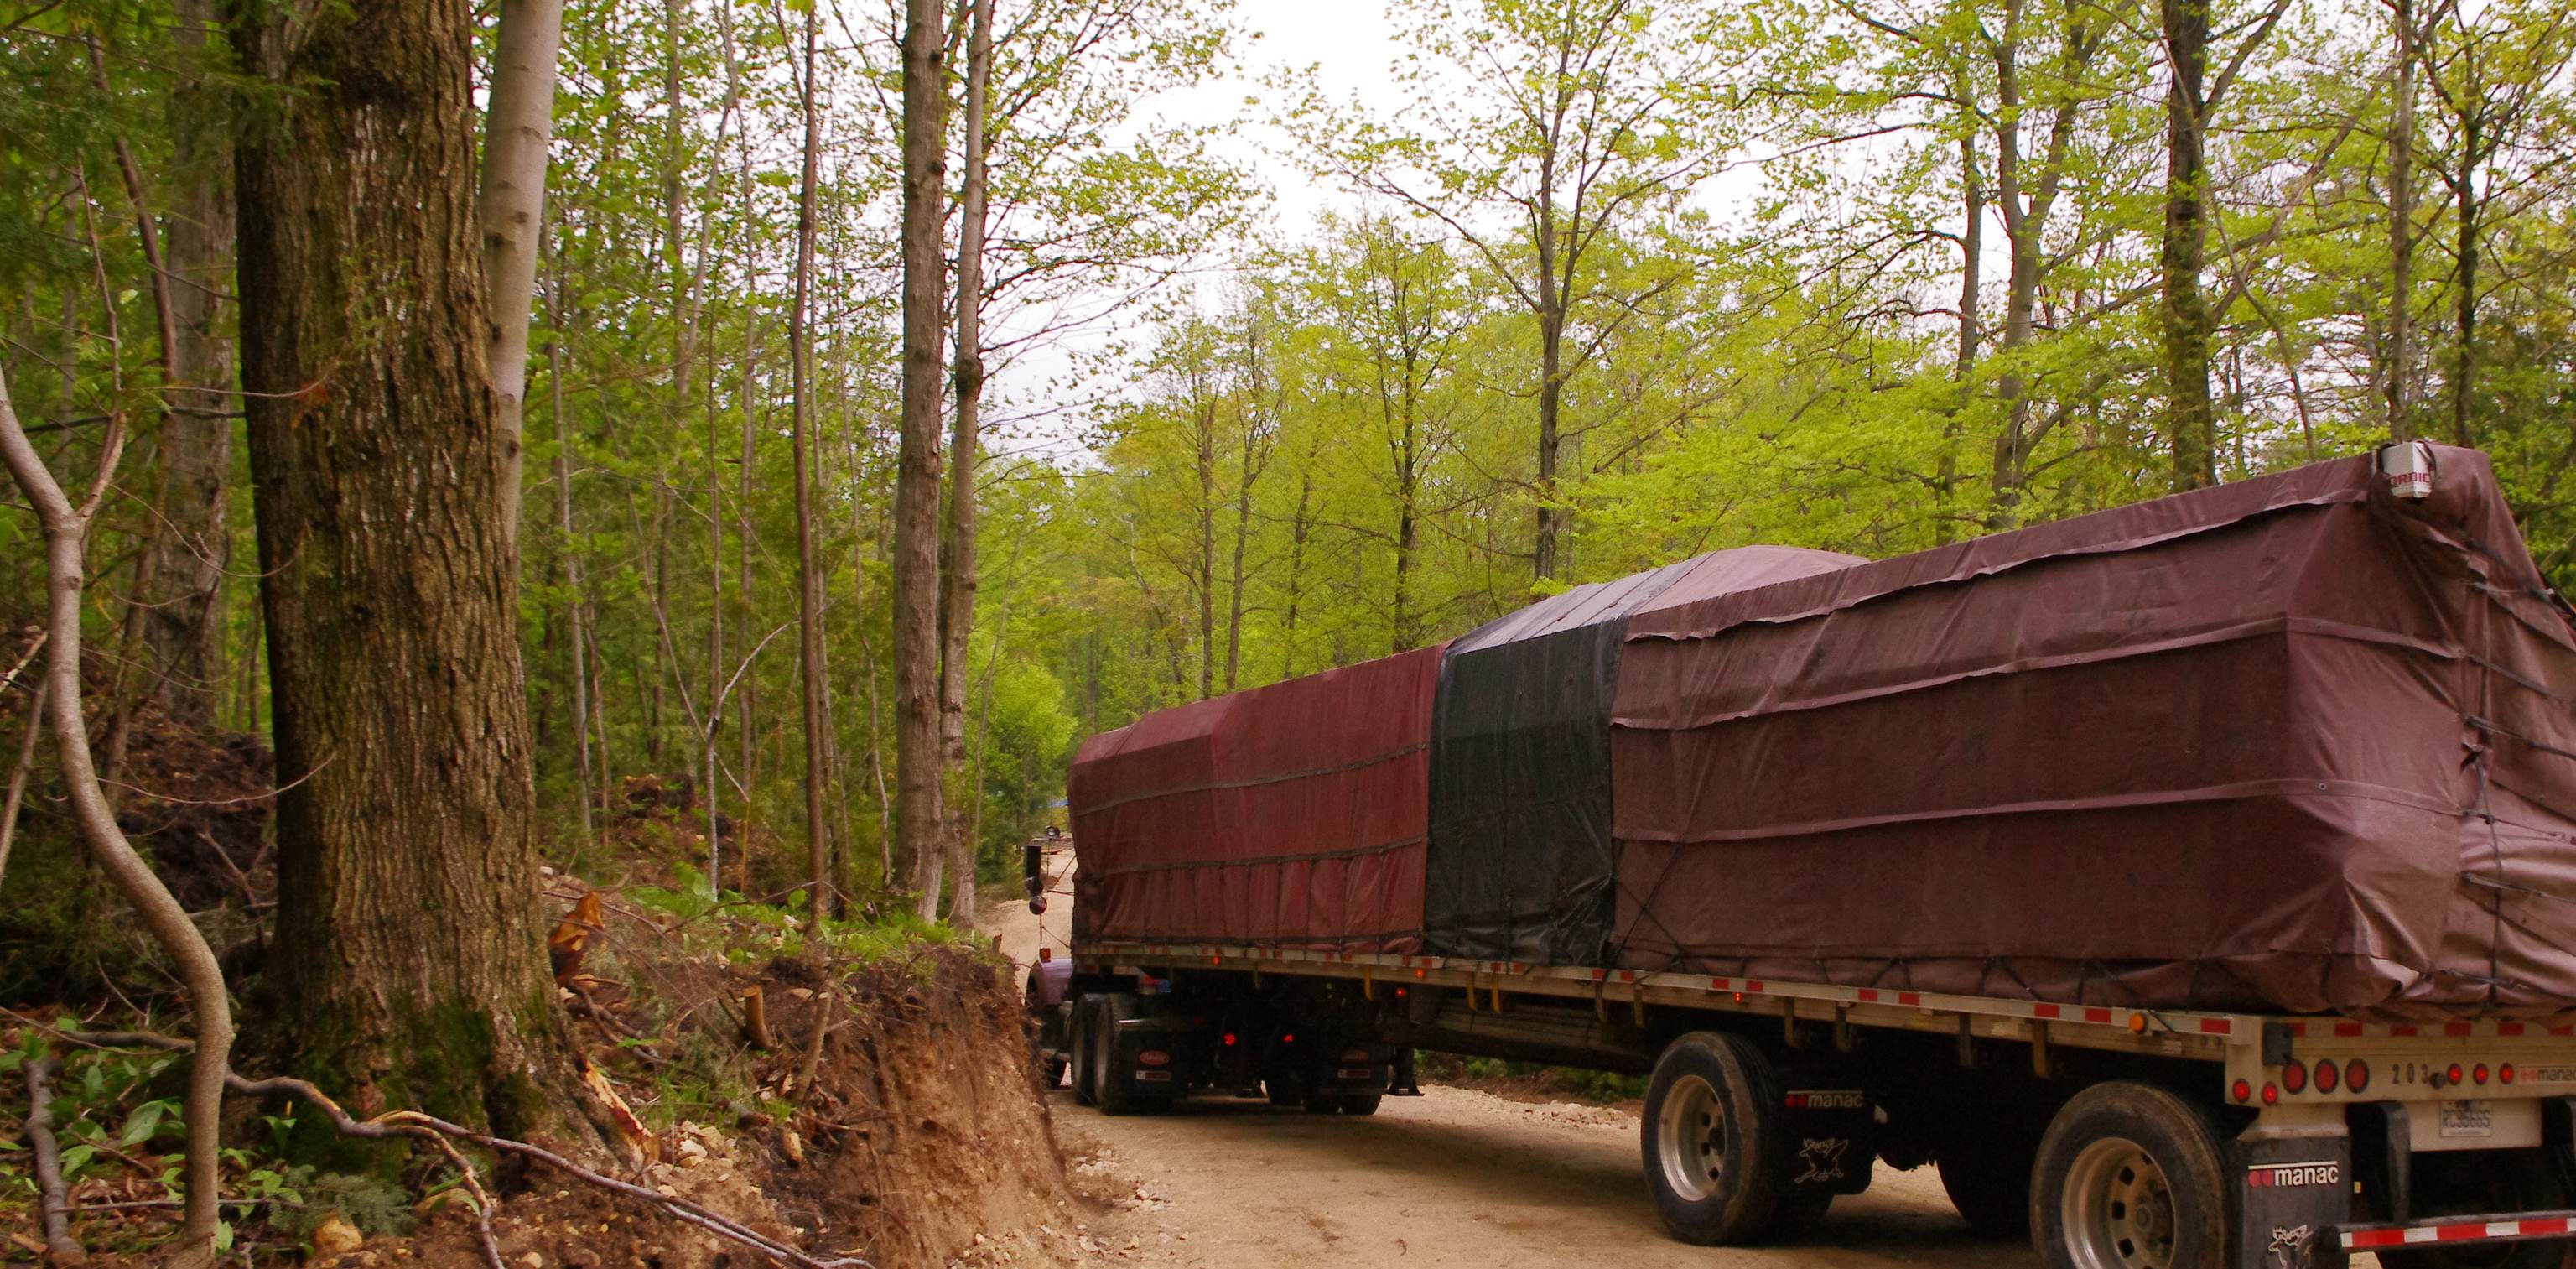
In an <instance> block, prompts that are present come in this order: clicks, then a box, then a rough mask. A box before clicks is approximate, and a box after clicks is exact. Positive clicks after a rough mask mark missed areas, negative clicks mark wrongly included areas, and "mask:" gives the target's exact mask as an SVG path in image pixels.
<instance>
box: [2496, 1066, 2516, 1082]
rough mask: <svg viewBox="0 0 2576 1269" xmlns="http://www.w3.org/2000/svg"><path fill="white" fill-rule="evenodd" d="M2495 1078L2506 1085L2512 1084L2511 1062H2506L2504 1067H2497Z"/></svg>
mask: <svg viewBox="0 0 2576 1269" xmlns="http://www.w3.org/2000/svg"><path fill="white" fill-rule="evenodd" d="M2496 1078H2497V1079H2499V1080H2501V1081H2503V1082H2505V1083H2507V1084H2510V1083H2512V1082H2513V1063H2511V1062H2507V1063H2505V1064H2504V1065H2502V1066H2499V1067H2497V1068H2496Z"/></svg>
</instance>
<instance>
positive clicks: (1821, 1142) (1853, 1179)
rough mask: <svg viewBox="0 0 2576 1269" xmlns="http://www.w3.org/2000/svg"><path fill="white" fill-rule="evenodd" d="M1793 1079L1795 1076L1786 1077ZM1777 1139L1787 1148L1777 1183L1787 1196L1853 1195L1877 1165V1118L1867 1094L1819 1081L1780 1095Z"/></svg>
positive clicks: (1855, 1089)
mask: <svg viewBox="0 0 2576 1269" xmlns="http://www.w3.org/2000/svg"><path fill="white" fill-rule="evenodd" d="M1786 1078H1789V1079H1791V1080H1795V1079H1796V1077H1795V1076H1788V1077H1786ZM1780 1102H1781V1106H1782V1108H1783V1109H1784V1110H1785V1111H1786V1113H1785V1114H1784V1115H1782V1116H1781V1121H1780V1122H1781V1135H1782V1136H1783V1137H1785V1138H1786V1139H1787V1141H1788V1144H1789V1149H1788V1151H1787V1152H1786V1153H1787V1159H1786V1164H1787V1167H1786V1171H1785V1173H1784V1174H1783V1177H1782V1179H1783V1180H1785V1181H1786V1182H1787V1183H1788V1184H1787V1186H1786V1190H1785V1192H1786V1193H1788V1194H1792V1195H1794V1194H1798V1193H1801V1192H1803V1193H1807V1194H1858V1193H1860V1192H1861V1191H1863V1190H1866V1189H1868V1188H1869V1176H1870V1170H1871V1165H1872V1164H1874V1163H1876V1162H1877V1160H1878V1118H1877V1116H1876V1115H1874V1114H1872V1113H1871V1111H1870V1104H1869V1094H1868V1093H1866V1092H1864V1091H1863V1090H1861V1089H1858V1088H1854V1087H1850V1086H1848V1085H1843V1086H1837V1085H1835V1084H1833V1083H1830V1082H1820V1083H1815V1084H1810V1085H1802V1086H1801V1087H1796V1088H1791V1089H1788V1090H1787V1091H1786V1092H1784V1093H1783V1094H1782V1095H1781V1098H1780Z"/></svg>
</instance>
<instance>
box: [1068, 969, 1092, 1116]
mask: <svg viewBox="0 0 2576 1269" xmlns="http://www.w3.org/2000/svg"><path fill="white" fill-rule="evenodd" d="M1099 1004H1100V998H1099V997H1098V996H1077V997H1075V998H1074V1001H1073V1023H1072V1025H1071V1026H1070V1027H1068V1028H1067V1032H1068V1035H1067V1037H1066V1040H1065V1043H1066V1045H1067V1047H1068V1048H1069V1049H1070V1050H1071V1052H1072V1054H1073V1100H1074V1102H1075V1103H1076V1104H1077V1105H1082V1106H1090V1105H1095V1104H1097V1103H1098V1101H1099V1099H1100V1082H1099V1080H1098V1079H1097V1078H1095V1077H1094V1075H1093V1074H1092V1069H1091V1067H1092V1062H1091V1057H1092V1054H1091V1036H1092V1032H1093V1031H1094V1030H1095V1028H1094V1027H1093V1026H1092V1022H1091V1016H1092V1014H1093V1013H1094V1012H1096V1011H1097V1009H1098V1006H1099Z"/></svg>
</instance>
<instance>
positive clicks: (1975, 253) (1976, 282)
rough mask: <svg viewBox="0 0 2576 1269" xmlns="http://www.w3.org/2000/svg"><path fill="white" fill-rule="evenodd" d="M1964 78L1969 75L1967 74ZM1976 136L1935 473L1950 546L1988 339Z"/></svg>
mask: <svg viewBox="0 0 2576 1269" xmlns="http://www.w3.org/2000/svg"><path fill="white" fill-rule="evenodd" d="M1960 78H1962V79H1964V78H1965V76H1961V77H1960ZM1983 175H1984V173H1983V172H1981V171H1979V170H1978V167H1977V138H1976V134H1974V133H1968V134H1965V135H1962V136H1961V137H1960V138H1959V186H1960V197H1961V200H1962V201H1963V202H1964V203H1965V204H1966V206H1965V208H1964V209H1963V219H1964V222H1965V223H1963V224H1962V225H1961V226H1960V228H1959V344H1958V352H1957V354H1956V356H1955V357H1954V358H1953V359H1952V361H1951V363H1950V381H1951V382H1953V383H1956V384H1959V385H1961V391H1960V394H1959V397H1958V399H1957V401H1956V402H1955V403H1954V404H1953V405H1952V406H1951V409H1950V415H1949V418H1948V419H1946V420H1945V421H1943V423H1942V424H1941V456H1940V460H1939V464H1940V465H1939V468H1938V470H1937V472H1936V474H1935V475H1934V482H1935V484H1934V498H1935V500H1936V507H1935V510H1936V512H1937V514H1938V516H1939V519H1938V520H1937V521H1936V522H1935V523H1934V524H1933V526H1932V540H1933V541H1934V542H1936V543H1941V544H1947V543H1949V542H1950V541H1951V540H1952V539H1953V538H1955V537H1956V536H1957V534H1958V519H1959V517H1958V513H1957V510H1956V508H1957V505H1958V496H1959V438H1960V436H1961V435H1962V434H1963V433H1964V432H1965V430H1966V429H1965V427H1964V426H1963V423H1964V420H1963V419H1961V417H1960V416H1961V415H1962V414H1963V413H1965V412H1966V410H1967V408H1968V405H1969V402H1970V401H1971V400H1972V399H1973V392H1974V389H1973V388H1972V387H1970V386H1969V385H1972V384H1973V383H1974V382H1975V376H1976V372H1977V355H1978V353H1979V351H1980V348H1981V345H1982V343H1983V341H1984V339H1985V327H1984V323H1983V319H1982V317H1981V313H1980V310H1981V309H1982V307H1983V305H1984V302H1985V295H1984V290H1985V288H1984V280H1985V279H1984V269H1985V257H1986V187H1985V185H1984V184H1983V183H1982V182H1981V180H1980V179H1979V178H1981V177H1982V176H1983Z"/></svg>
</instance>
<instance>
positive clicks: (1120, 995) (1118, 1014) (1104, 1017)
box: [1091, 991, 1174, 1115]
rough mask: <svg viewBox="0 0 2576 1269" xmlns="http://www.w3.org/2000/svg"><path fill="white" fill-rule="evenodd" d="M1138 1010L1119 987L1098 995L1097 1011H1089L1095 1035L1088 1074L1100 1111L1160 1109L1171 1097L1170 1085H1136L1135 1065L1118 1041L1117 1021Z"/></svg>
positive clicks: (1136, 1014) (1126, 1112)
mask: <svg viewBox="0 0 2576 1269" xmlns="http://www.w3.org/2000/svg"><path fill="white" fill-rule="evenodd" d="M1142 1014H1143V1011H1142V1010H1141V1009H1139V1008H1138V1007H1137V1005H1136V997H1134V996H1133V995H1130V994H1128V993H1127V992H1123V991H1121V992H1112V993H1110V994H1109V995H1106V996H1103V997H1101V998H1100V1005H1099V1008H1098V1011H1097V1012H1095V1013H1094V1014H1093V1015H1092V1028H1093V1030H1094V1032H1096V1033H1097V1037H1098V1038H1097V1039H1095V1040H1094V1041H1093V1044H1092V1058H1091V1066H1092V1078H1093V1079H1094V1080H1095V1081H1097V1083H1098V1092H1097V1096H1098V1097H1099V1099H1100V1109H1101V1112H1102V1113H1103V1114H1110V1115H1134V1114H1141V1113H1143V1112H1146V1111H1152V1110H1161V1109H1163V1108H1165V1107H1168V1106H1170V1105H1171V1104H1172V1102H1173V1100H1174V1097H1173V1091H1174V1090H1173V1089H1172V1086H1171V1085H1168V1084H1166V1085H1164V1086H1163V1087H1162V1089H1161V1090H1159V1091H1157V1090H1148V1089H1142V1088H1138V1087H1137V1086H1136V1085H1137V1079H1136V1067H1135V1065H1134V1064H1133V1063H1131V1062H1129V1061H1128V1060H1127V1053H1126V1046H1125V1045H1122V1044H1120V1043H1119V1042H1118V1024H1119V1023H1121V1022H1125V1021H1127V1020H1129V1019H1131V1018H1136V1017H1140V1016H1142Z"/></svg>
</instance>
